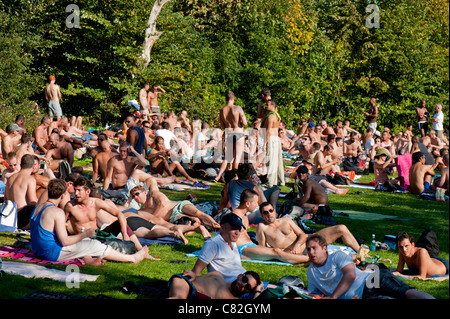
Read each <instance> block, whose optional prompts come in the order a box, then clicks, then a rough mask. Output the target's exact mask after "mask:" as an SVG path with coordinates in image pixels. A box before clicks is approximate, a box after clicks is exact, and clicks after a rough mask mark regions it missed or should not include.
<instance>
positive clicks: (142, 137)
mask: <svg viewBox="0 0 450 319" xmlns="http://www.w3.org/2000/svg"><path fill="white" fill-rule="evenodd" d="M131 129H132V130H135V131H136V132H137V133H138V135H139V139H138V141H137V144H136V146H135V147H134V149H135V150H136V152H138V153H139V154H141V155H142V149H143V148H144V143H145V133H144V130H143V129H141V128H140V127H139V126H134V127H132V128H131ZM130 156H135V155H134V154H133V153H131V154H130Z"/></svg>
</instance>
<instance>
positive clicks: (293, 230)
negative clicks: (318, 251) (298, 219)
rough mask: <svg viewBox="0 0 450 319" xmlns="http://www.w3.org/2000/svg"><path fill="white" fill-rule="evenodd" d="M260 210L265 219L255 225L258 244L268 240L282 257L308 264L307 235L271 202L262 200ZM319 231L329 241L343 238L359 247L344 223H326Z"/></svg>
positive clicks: (356, 250)
mask: <svg viewBox="0 0 450 319" xmlns="http://www.w3.org/2000/svg"><path fill="white" fill-rule="evenodd" d="M260 211H261V216H262V218H263V219H264V222H263V223H259V224H258V227H257V229H256V238H257V240H258V245H261V246H263V247H266V246H267V244H268V245H270V247H272V248H273V249H274V250H275V252H276V253H277V254H278V255H279V256H281V258H279V259H281V260H283V261H288V262H290V263H293V264H295V265H296V266H307V265H308V263H309V257H308V256H307V255H306V250H305V249H306V239H307V238H308V235H306V234H305V233H304V232H303V230H302V229H301V228H300V227H299V226H297V224H296V223H295V222H294V221H293V220H292V219H291V218H290V217H287V216H286V217H282V218H277V212H276V211H275V210H274V208H273V206H272V205H271V204H269V203H263V204H261V205H260ZM317 234H319V235H321V236H323V237H324V238H325V239H326V242H327V244H328V245H329V244H331V243H333V242H335V241H336V240H337V239H338V238H342V241H343V242H344V244H345V245H347V246H349V247H350V248H352V249H353V250H354V251H355V252H358V251H359V249H360V246H359V244H358V242H357V240H356V239H355V237H354V236H353V235H352V233H351V232H350V231H349V230H348V228H347V227H346V226H345V225H337V226H331V227H326V228H323V229H321V230H319V231H318V232H317ZM289 260H291V261H289Z"/></svg>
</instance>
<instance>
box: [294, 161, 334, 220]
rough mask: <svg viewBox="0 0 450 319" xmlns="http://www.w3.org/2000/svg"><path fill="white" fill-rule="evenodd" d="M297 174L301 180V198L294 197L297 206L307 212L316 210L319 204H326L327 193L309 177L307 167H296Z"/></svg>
mask: <svg viewBox="0 0 450 319" xmlns="http://www.w3.org/2000/svg"><path fill="white" fill-rule="evenodd" d="M297 176H298V177H299V179H300V181H301V190H302V192H303V197H302V198H295V199H294V200H295V201H296V202H297V204H298V205H299V206H301V207H302V208H303V209H305V210H306V211H308V212H316V211H317V210H318V208H319V205H328V195H327V193H326V192H325V190H324V189H323V187H322V186H320V184H319V183H317V182H316V181H314V180H312V179H311V178H309V173H308V168H307V167H306V166H304V165H302V166H300V167H299V168H297Z"/></svg>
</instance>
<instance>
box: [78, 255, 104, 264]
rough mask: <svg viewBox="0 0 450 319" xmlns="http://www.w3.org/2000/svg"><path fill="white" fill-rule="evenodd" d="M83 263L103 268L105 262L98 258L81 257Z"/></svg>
mask: <svg viewBox="0 0 450 319" xmlns="http://www.w3.org/2000/svg"><path fill="white" fill-rule="evenodd" d="M83 261H84V262H85V263H86V265H91V266H103V265H104V264H105V263H106V260H105V259H103V258H100V257H90V256H89V257H88V256H86V257H83Z"/></svg>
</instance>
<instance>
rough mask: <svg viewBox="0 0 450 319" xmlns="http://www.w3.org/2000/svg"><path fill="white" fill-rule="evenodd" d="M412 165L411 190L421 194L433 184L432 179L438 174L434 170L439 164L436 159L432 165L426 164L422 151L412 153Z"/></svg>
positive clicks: (410, 174)
mask: <svg viewBox="0 0 450 319" xmlns="http://www.w3.org/2000/svg"><path fill="white" fill-rule="evenodd" d="M412 163H413V164H412V166H411V168H410V169H409V184H410V185H409V191H410V192H411V193H413V194H416V195H420V194H422V193H423V192H424V191H426V190H428V189H429V188H430V186H431V179H432V177H433V176H435V175H436V173H435V172H434V170H435V169H436V167H437V166H438V165H439V163H440V162H439V161H436V162H435V163H434V164H433V165H432V166H430V165H425V155H424V154H423V153H422V152H415V153H413V154H412Z"/></svg>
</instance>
